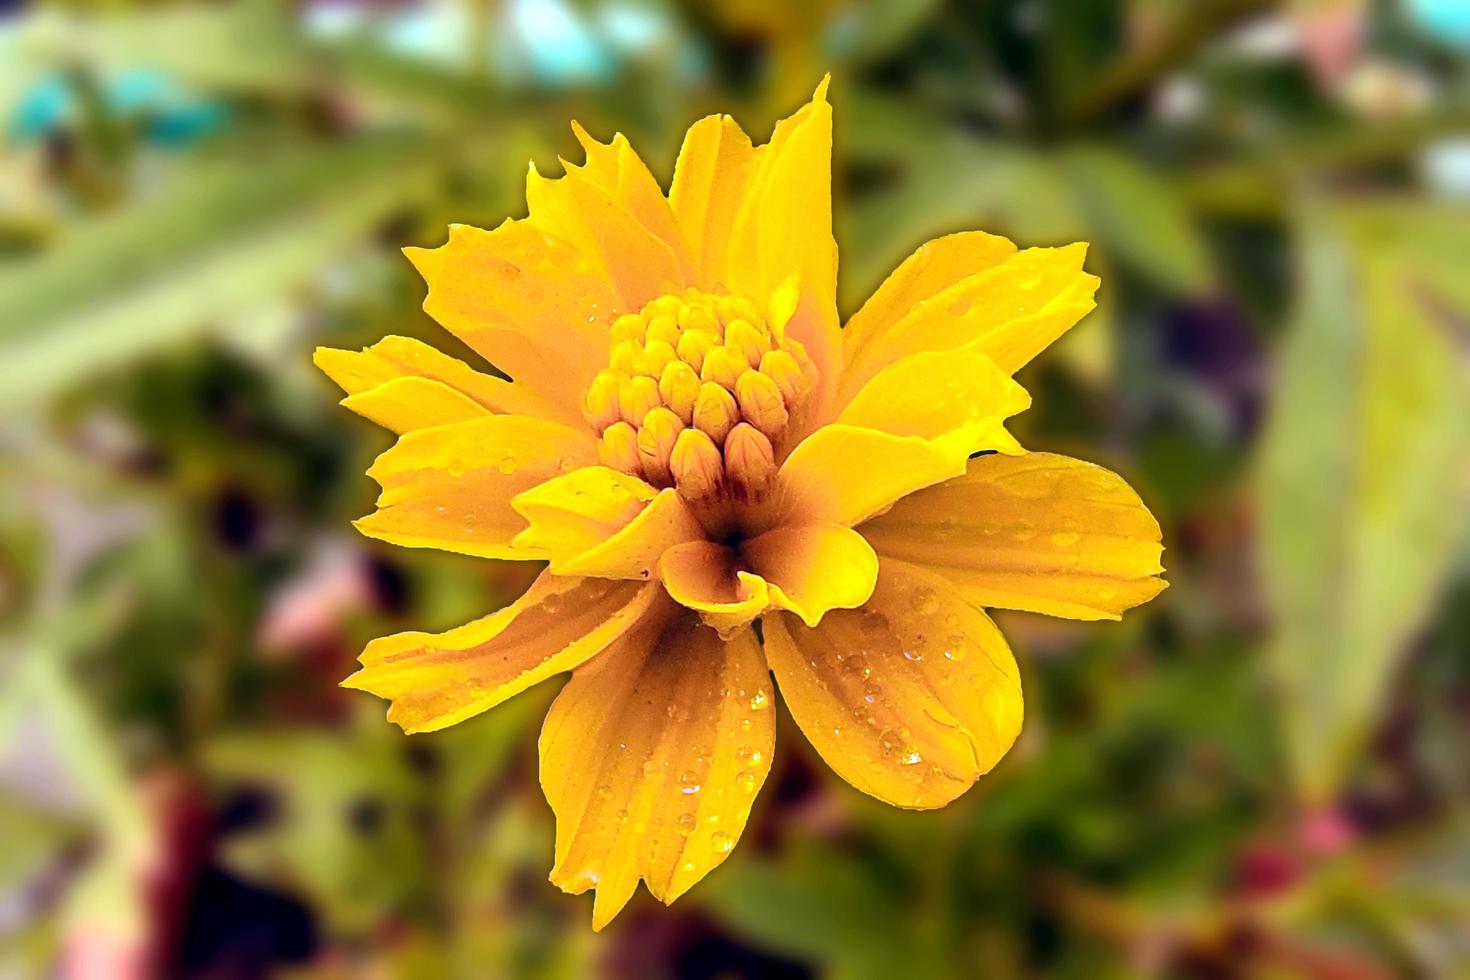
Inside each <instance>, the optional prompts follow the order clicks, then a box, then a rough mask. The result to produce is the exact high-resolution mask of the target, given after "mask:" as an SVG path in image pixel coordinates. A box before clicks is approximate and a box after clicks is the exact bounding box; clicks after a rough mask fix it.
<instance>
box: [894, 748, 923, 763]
mask: <svg viewBox="0 0 1470 980" xmlns="http://www.w3.org/2000/svg"><path fill="white" fill-rule="evenodd" d="M923 761H924V757H923V756H922V755H920V754H919V753H917V752H915V751H914V750H913V749H909V750H908V751H907V752H905V753H904V754H903V755H901V756H899V757H898V764H899V765H901V766H917V765H918V764H919V763H921V762H923Z"/></svg>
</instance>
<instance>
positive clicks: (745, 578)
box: [659, 541, 771, 636]
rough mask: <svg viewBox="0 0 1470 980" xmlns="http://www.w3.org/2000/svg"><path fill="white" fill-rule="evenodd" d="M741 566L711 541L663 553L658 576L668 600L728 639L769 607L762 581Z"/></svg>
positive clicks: (767, 589) (732, 554)
mask: <svg viewBox="0 0 1470 980" xmlns="http://www.w3.org/2000/svg"><path fill="white" fill-rule="evenodd" d="M743 564H744V563H743V561H742V559H741V557H740V555H739V553H737V552H736V551H735V550H734V549H733V548H728V547H726V546H725V545H722V544H716V543H715V542H713V541H690V542H688V543H687V544H680V545H675V546H674V547H672V548H670V549H669V550H668V551H665V552H664V554H663V557H662V558H661V559H659V576H660V577H661V578H662V579H663V583H664V589H665V590H667V591H668V593H669V596H670V598H672V599H673V600H674V601H675V602H677V603H679V604H680V605H681V606H685V607H687V608H689V609H693V610H694V611H696V612H698V613H699V615H700V618H701V619H703V620H704V622H705V623H706V624H708V625H709V626H712V627H714V628H715V629H716V630H718V631H719V632H720V633H721V634H722V635H725V636H729V635H730V634H732V633H734V632H735V631H736V630H739V629H741V628H743V627H744V626H746V625H748V624H749V623H750V621H751V620H753V619H755V618H756V617H757V616H759V615H760V614H761V613H763V612H765V611H766V610H767V609H768V608H770V605H771V590H770V587H769V586H768V585H767V584H766V581H765V579H763V578H761V577H760V576H759V575H752V574H751V573H750V572H748V571H745V570H744V569H743V568H742V567H741V566H742V565H743Z"/></svg>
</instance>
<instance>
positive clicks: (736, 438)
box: [725, 422, 776, 499]
mask: <svg viewBox="0 0 1470 980" xmlns="http://www.w3.org/2000/svg"><path fill="white" fill-rule="evenodd" d="M725 476H726V478H727V479H728V480H729V481H730V483H731V485H732V486H733V487H734V488H735V490H736V493H737V495H738V496H741V497H743V498H745V499H750V498H753V497H758V496H760V495H761V494H763V493H765V491H766V488H767V487H769V486H770V485H771V481H772V480H774V479H775V477H776V451H775V449H773V448H772V446H771V440H769V439H767V438H766V437H765V436H764V435H762V434H761V432H760V431H759V430H757V429H756V428H755V426H753V425H751V424H750V423H749V422H741V423H740V424H739V425H737V426H735V428H733V429H731V430H730V434H729V435H728V436H726V437H725Z"/></svg>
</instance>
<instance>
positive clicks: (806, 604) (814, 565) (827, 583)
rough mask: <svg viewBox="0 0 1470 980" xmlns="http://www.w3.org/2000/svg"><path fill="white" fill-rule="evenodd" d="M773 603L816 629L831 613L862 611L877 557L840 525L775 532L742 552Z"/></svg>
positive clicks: (748, 544) (859, 537)
mask: <svg viewBox="0 0 1470 980" xmlns="http://www.w3.org/2000/svg"><path fill="white" fill-rule="evenodd" d="M740 553H741V556H742V557H743V558H744V559H745V560H746V562H748V563H749V565H750V568H751V570H752V571H753V572H755V573H756V574H758V575H759V576H760V577H761V578H763V579H765V580H766V582H767V583H769V585H770V592H771V601H772V602H773V603H774V604H775V605H777V606H779V607H781V608H783V609H789V610H791V611H792V612H794V613H796V614H797V615H798V616H800V617H801V619H802V621H803V622H805V623H806V624H807V625H808V626H815V625H817V623H819V622H821V619H822V617H823V616H824V615H825V614H826V613H827V611H828V610H830V609H851V608H853V607H855V606H860V605H862V604H863V603H864V602H865V601H867V598H868V596H870V595H872V593H873V584H874V583H875V582H877V580H878V556H877V555H875V554H874V553H873V549H872V548H871V547H869V546H868V543H867V542H866V541H864V540H863V537H862V535H860V534H858V533H857V532H856V531H854V530H852V529H851V528H847V527H840V526H838V525H833V524H827V525H810V524H809V525H796V526H784V527H778V528H775V529H773V530H770V531H767V532H766V533H765V534H762V535H759V536H758V537H754V538H751V539H750V540H749V541H746V542H745V543H744V544H742V545H741V546H740Z"/></svg>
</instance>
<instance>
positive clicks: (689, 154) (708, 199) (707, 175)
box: [669, 116, 758, 289]
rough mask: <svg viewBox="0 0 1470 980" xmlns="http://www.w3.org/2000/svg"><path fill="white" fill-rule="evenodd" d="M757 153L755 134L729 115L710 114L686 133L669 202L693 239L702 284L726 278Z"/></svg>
mask: <svg viewBox="0 0 1470 980" xmlns="http://www.w3.org/2000/svg"><path fill="white" fill-rule="evenodd" d="M757 159H758V154H757V151H756V149H755V148H754V147H753V146H751V144H750V137H749V136H746V135H745V131H744V130H742V129H741V128H740V126H739V125H738V124H737V123H736V122H735V120H734V119H732V118H730V117H729V116H706V117H705V118H703V119H701V120H699V122H697V123H695V124H694V125H693V126H690V127H689V132H688V133H686V134H685V136H684V145H683V147H682V148H681V149H680V150H679V161H678V163H677V164H675V166H674V182H673V184H672V186H670V188H669V204H670V205H671V206H672V208H673V211H674V216H675V217H676V218H677V219H678V221H679V225H680V227H681V228H683V230H684V237H685V239H686V240H687V241H688V243H689V249H690V254H691V256H692V259H693V264H694V271H695V282H696V285H698V286H699V287H701V288H703V289H710V288H712V287H713V286H715V285H716V284H717V283H721V282H724V281H725V279H726V276H725V269H726V257H727V255H728V254H729V249H730V238H731V236H732V234H733V231H734V227H735V216H736V212H737V211H738V210H739V208H740V205H741V203H742V202H743V201H744V199H745V193H746V188H747V186H748V185H749V181H750V175H751V173H752V172H753V171H754V169H755V164H756V161H757Z"/></svg>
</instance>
